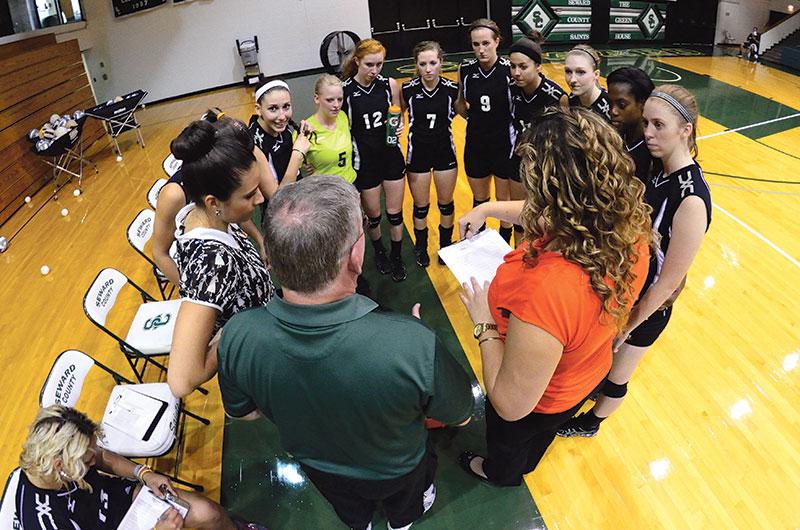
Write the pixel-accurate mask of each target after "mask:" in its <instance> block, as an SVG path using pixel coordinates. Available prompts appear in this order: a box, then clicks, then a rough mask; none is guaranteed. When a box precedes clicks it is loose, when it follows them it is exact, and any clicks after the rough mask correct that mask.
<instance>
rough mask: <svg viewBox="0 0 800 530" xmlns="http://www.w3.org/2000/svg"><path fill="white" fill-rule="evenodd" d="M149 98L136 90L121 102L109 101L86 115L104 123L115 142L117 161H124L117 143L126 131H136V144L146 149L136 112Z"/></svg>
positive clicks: (145, 92) (142, 91)
mask: <svg viewBox="0 0 800 530" xmlns="http://www.w3.org/2000/svg"><path fill="white" fill-rule="evenodd" d="M145 97H147V91H145V90H136V91H135V92H131V93H130V94H125V95H124V96H122V99H121V100H120V101H114V100H113V99H112V100H109V101H108V102H107V103H101V104H100V105H97V106H95V107H92V108H90V109H88V110H86V115H87V116H91V117H92V118H97V119H98V120H101V121H102V122H103V125H104V126H105V128H106V132H107V133H108V134H109V136H111V141H112V142H114V150H115V151H116V152H117V160H118V161H120V160H122V151H120V149H119V143H117V136H119V135H120V134H122V133H124V132H125V131H136V143H138V144H139V145H141V146H142V149H144V138H142V131H141V125H140V124H139V122H138V120H137V119H136V111H137V110H138V109H139V107H140V106H144V105H142V101H143V100H144V98H145Z"/></svg>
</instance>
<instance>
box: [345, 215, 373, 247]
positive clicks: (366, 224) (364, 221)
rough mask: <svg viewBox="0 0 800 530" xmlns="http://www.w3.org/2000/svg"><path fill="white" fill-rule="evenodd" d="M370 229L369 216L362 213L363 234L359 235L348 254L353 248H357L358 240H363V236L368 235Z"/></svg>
mask: <svg viewBox="0 0 800 530" xmlns="http://www.w3.org/2000/svg"><path fill="white" fill-rule="evenodd" d="M368 227H369V217H367V214H365V213H364V212H361V233H360V234H358V237H357V238H356V240H355V241H353V244H352V245H350V250H349V251H348V253H350V252H351V251H352V250H353V247H354V246H356V243H358V240H359V239H361V236H363V235H364V234H366V233H367V228H368Z"/></svg>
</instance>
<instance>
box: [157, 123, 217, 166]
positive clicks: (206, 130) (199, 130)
mask: <svg viewBox="0 0 800 530" xmlns="http://www.w3.org/2000/svg"><path fill="white" fill-rule="evenodd" d="M216 132H217V130H216V127H214V126H213V125H212V124H211V123H209V122H207V121H203V120H199V121H194V122H192V123H190V124H189V126H188V127H186V128H185V129H184V130H183V131H181V133H180V134H179V135H178V137H177V138H175V139H174V140H172V142H171V143H170V144H169V148H170V151H172V154H173V155H174V156H175V158H177V159H178V160H182V161H183V162H184V163H186V162H193V161H195V160H199V159H200V158H202V157H204V156H205V155H207V154H208V153H209V152H210V151H211V149H212V148H213V147H214V140H215V136H216Z"/></svg>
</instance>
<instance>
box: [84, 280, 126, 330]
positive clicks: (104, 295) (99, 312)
mask: <svg viewBox="0 0 800 530" xmlns="http://www.w3.org/2000/svg"><path fill="white" fill-rule="evenodd" d="M126 283H128V278H127V276H125V275H124V274H122V273H121V272H119V271H118V270H117V269H112V268H111V267H108V268H105V269H103V270H101V271H100V273H99V274H98V275H97V277H96V278H95V279H94V282H92V286H91V287H89V290H88V291H86V295H85V296H84V297H83V310H84V311H85V312H86V315H87V316H88V317H89V318H91V319H92V320H94V321H95V322H97V323H98V324H100V325H101V326H105V325H106V318H107V317H108V313H109V312H110V311H111V308H112V307H114V302H116V301H117V295H119V292H120V290H121V289H122V288H123V287H125V284H126Z"/></svg>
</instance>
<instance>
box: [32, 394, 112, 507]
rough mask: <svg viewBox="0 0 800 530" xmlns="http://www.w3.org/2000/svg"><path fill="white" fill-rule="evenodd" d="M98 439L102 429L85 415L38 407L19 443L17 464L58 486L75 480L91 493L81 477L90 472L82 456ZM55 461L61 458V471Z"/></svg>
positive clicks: (55, 408)
mask: <svg viewBox="0 0 800 530" xmlns="http://www.w3.org/2000/svg"><path fill="white" fill-rule="evenodd" d="M97 438H102V431H101V429H100V427H99V426H98V425H97V424H96V423H95V422H93V421H92V420H91V419H89V417H88V416H86V414H84V413H82V412H79V411H77V410H75V409H73V408H70V407H64V406H62V405H51V406H49V407H45V408H41V409H39V412H38V413H37V414H36V419H35V420H34V421H33V423H32V424H31V426H30V431H29V433H28V439H27V440H25V443H24V444H23V446H22V454H21V455H20V457H19V467H20V468H21V469H22V470H23V471H24V472H25V473H28V474H33V475H36V476H39V477H42V478H44V479H47V480H48V481H54V482H56V483H58V484H59V487H61V488H64V487H67V486H69V485H70V484H72V483H75V484H76V485H77V486H78V487H79V488H80V489H82V490H87V491H89V492H91V491H92V487H91V486H90V485H89V484H88V483H87V482H86V481H85V480H84V479H83V477H84V476H85V475H86V473H87V472H88V471H89V468H88V466H87V465H86V463H85V462H84V461H83V457H84V455H85V454H86V451H88V450H89V448H90V447H91V445H92V443H93V440H94V439H97ZM56 460H60V461H61V473H59V472H58V471H57V470H56Z"/></svg>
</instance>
